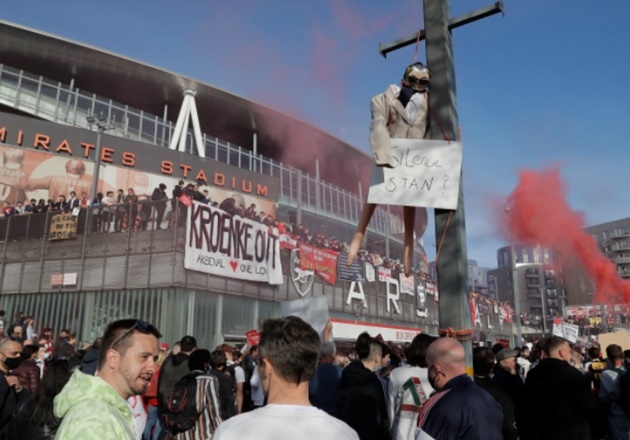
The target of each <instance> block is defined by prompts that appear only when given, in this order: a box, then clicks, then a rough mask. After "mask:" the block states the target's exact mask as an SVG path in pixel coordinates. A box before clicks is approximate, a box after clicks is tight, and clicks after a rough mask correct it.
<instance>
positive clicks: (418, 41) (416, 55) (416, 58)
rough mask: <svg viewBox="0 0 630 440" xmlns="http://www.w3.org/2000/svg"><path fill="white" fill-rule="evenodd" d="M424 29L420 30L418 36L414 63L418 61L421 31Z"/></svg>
mask: <svg viewBox="0 0 630 440" xmlns="http://www.w3.org/2000/svg"><path fill="white" fill-rule="evenodd" d="M421 32H422V31H418V37H417V38H416V52H415V53H414V54H413V64H415V63H416V61H418V46H419V45H420V33H421Z"/></svg>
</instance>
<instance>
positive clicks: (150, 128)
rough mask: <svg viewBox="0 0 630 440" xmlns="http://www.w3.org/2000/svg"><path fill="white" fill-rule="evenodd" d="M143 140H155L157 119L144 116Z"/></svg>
mask: <svg viewBox="0 0 630 440" xmlns="http://www.w3.org/2000/svg"><path fill="white" fill-rule="evenodd" d="M142 140H144V141H146V142H151V143H153V142H155V121H154V120H153V119H149V118H148V117H146V116H145V117H144V118H142Z"/></svg>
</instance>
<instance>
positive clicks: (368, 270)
mask: <svg viewBox="0 0 630 440" xmlns="http://www.w3.org/2000/svg"><path fill="white" fill-rule="evenodd" d="M364 267H365V281H367V282H370V283H373V282H374V280H375V279H376V274H375V271H374V266H372V264H371V263H368V262H367V261H366V262H365V266H364Z"/></svg>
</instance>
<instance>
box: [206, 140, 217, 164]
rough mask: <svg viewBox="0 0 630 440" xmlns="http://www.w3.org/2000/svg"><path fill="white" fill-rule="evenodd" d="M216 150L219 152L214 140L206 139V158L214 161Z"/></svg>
mask: <svg viewBox="0 0 630 440" xmlns="http://www.w3.org/2000/svg"><path fill="white" fill-rule="evenodd" d="M216 150H217V144H216V142H215V141H212V140H208V138H206V157H211V158H212V159H214V156H215V154H216Z"/></svg>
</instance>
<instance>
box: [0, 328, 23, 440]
mask: <svg viewBox="0 0 630 440" xmlns="http://www.w3.org/2000/svg"><path fill="white" fill-rule="evenodd" d="M21 354H22V344H21V343H19V342H17V341H14V340H12V339H10V338H3V339H2V340H0V405H1V406H0V438H4V437H2V434H5V435H6V438H9V439H12V438H16V437H15V433H14V432H12V431H13V429H14V428H15V426H13V424H12V423H11V422H12V421H13V414H15V410H16V408H17V407H18V405H19V404H20V402H21V401H22V400H27V399H28V398H29V396H30V394H29V392H28V391H27V390H26V389H25V388H24V387H22V385H21V384H20V381H19V379H18V378H17V377H16V376H13V375H12V374H11V371H12V370H15V369H16V368H17V367H19V366H20V364H21V363H22V360H23V359H22V356H21Z"/></svg>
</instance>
